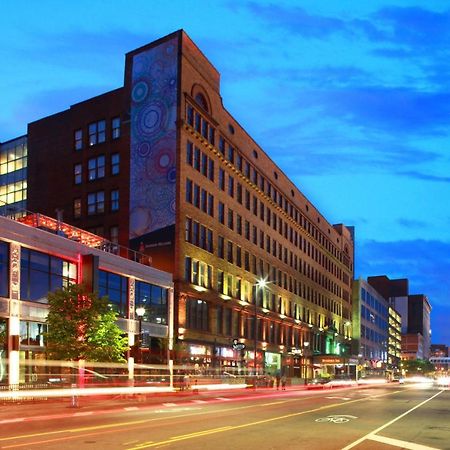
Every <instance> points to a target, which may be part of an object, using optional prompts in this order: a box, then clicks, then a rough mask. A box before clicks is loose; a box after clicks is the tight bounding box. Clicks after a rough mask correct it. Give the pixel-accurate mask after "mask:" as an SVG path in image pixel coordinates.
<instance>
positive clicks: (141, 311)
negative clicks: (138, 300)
mask: <svg viewBox="0 0 450 450" xmlns="http://www.w3.org/2000/svg"><path fill="white" fill-rule="evenodd" d="M144 314H145V308H144V307H143V306H139V307H137V308H136V315H137V316H138V320H139V362H141V363H142V351H141V347H142V341H143V339H142V318H143V317H144Z"/></svg>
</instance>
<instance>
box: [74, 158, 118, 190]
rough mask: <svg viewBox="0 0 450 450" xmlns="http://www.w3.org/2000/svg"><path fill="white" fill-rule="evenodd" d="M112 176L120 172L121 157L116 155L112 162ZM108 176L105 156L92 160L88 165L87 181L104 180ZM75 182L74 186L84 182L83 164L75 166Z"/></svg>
mask: <svg viewBox="0 0 450 450" xmlns="http://www.w3.org/2000/svg"><path fill="white" fill-rule="evenodd" d="M110 162H111V164H110V174H111V175H118V174H119V172H120V155H119V153H114V154H112V155H111V160H110ZM105 174H106V158H105V155H100V156H96V157H95V158H90V159H89V160H88V164H87V180H88V181H94V180H97V179H99V178H104V177H105ZM73 182H74V184H81V183H82V182H83V164H82V163H78V164H75V165H74V166H73Z"/></svg>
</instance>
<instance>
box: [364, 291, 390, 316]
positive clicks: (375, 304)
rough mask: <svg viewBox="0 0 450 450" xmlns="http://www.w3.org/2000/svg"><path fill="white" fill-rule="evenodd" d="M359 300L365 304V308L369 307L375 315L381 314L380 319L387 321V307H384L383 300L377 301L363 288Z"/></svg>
mask: <svg viewBox="0 0 450 450" xmlns="http://www.w3.org/2000/svg"><path fill="white" fill-rule="evenodd" d="M361 299H362V301H363V302H364V303H366V304H367V306H369V307H370V308H372V309H373V310H375V311H376V312H377V313H379V314H381V316H382V317H384V318H385V319H387V317H388V307H387V306H386V304H385V301H384V300H379V299H377V298H376V297H374V296H373V295H372V294H371V293H370V292H369V291H366V289H364V288H361Z"/></svg>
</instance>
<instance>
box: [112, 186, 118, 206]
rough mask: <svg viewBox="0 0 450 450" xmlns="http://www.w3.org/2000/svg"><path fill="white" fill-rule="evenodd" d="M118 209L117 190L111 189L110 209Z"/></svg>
mask: <svg viewBox="0 0 450 450" xmlns="http://www.w3.org/2000/svg"><path fill="white" fill-rule="evenodd" d="M118 210H119V190H118V189H114V190H113V191H111V211H118Z"/></svg>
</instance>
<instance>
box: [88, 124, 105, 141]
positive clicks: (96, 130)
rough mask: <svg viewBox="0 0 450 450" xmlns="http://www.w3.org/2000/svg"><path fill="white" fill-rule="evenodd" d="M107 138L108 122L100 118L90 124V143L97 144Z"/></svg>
mask: <svg viewBox="0 0 450 450" xmlns="http://www.w3.org/2000/svg"><path fill="white" fill-rule="evenodd" d="M105 140H106V122H105V121H104V120H99V121H98V122H93V123H91V124H90V125H89V145H90V146H92V145H96V144H101V143H102V142H105Z"/></svg>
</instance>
